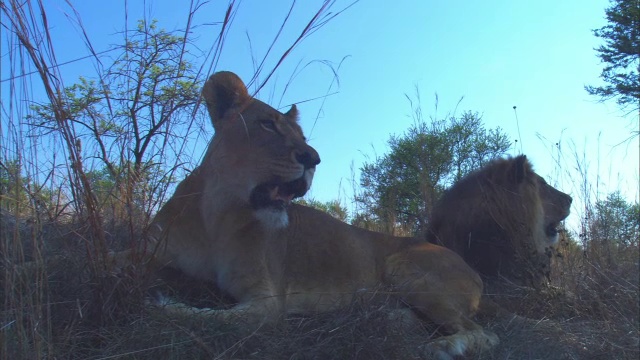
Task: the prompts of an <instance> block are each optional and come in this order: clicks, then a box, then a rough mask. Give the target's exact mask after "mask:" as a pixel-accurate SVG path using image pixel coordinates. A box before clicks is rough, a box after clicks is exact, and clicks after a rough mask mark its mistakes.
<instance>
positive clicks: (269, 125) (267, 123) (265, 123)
mask: <svg viewBox="0 0 640 360" xmlns="http://www.w3.org/2000/svg"><path fill="white" fill-rule="evenodd" d="M260 126H262V128H263V129H265V130H267V131H271V132H276V123H275V122H273V120H260Z"/></svg>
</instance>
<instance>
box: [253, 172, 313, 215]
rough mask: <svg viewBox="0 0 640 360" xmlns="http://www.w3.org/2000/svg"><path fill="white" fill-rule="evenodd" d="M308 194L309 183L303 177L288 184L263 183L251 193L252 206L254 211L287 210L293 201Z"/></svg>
mask: <svg viewBox="0 0 640 360" xmlns="http://www.w3.org/2000/svg"><path fill="white" fill-rule="evenodd" d="M306 192H307V182H306V180H305V179H304V178H302V177H301V178H299V179H296V180H293V181H290V182H286V183H276V182H267V183H263V184H260V185H258V186H256V187H255V188H254V189H253V191H252V192H251V197H250V201H251V206H253V208H254V209H262V208H266V207H272V208H276V209H285V208H286V207H287V206H288V205H289V204H290V203H291V201H292V200H293V199H295V198H297V197H301V196H303V195H304V194H305V193H306Z"/></svg>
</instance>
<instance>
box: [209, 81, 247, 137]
mask: <svg viewBox="0 0 640 360" xmlns="http://www.w3.org/2000/svg"><path fill="white" fill-rule="evenodd" d="M202 97H203V98H204V101H205V102H206V103H207V110H209V116H210V117H211V122H212V123H213V128H214V129H216V130H217V127H218V126H219V125H220V120H221V119H222V118H223V117H224V115H225V114H226V112H227V111H228V110H229V109H230V108H232V107H236V106H239V105H241V104H243V103H244V102H246V101H248V100H250V99H251V96H249V93H248V92H247V87H246V86H245V85H244V83H243V82H242V80H240V78H239V77H238V75H236V74H234V73H232V72H230V71H220V72H217V73H215V74H213V75H211V76H210V77H209V80H207V82H206V83H205V84H204V87H203V88H202Z"/></svg>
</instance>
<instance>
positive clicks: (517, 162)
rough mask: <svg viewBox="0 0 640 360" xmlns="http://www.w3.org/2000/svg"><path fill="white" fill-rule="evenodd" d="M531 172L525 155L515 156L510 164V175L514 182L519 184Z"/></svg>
mask: <svg viewBox="0 0 640 360" xmlns="http://www.w3.org/2000/svg"><path fill="white" fill-rule="evenodd" d="M531 172H533V169H532V168H531V163H530V162H529V160H527V156H526V155H519V156H517V157H516V158H515V159H514V161H513V165H512V166H511V176H512V180H513V182H514V183H515V184H521V183H522V182H523V181H524V180H525V179H526V178H527V177H528V176H529V174H530V173H531Z"/></svg>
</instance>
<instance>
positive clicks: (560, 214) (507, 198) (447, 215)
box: [427, 155, 572, 286]
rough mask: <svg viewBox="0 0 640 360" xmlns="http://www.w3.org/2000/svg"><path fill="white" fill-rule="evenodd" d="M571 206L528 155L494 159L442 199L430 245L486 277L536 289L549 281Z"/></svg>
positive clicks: (431, 226)
mask: <svg viewBox="0 0 640 360" xmlns="http://www.w3.org/2000/svg"><path fill="white" fill-rule="evenodd" d="M571 202H572V199H571V196H569V195H567V194H565V193H563V192H561V191H559V190H557V189H555V188H554V187H552V186H551V185H549V184H547V182H546V181H545V180H544V179H543V178H542V177H541V176H539V175H538V174H536V173H535V172H534V171H533V167H532V165H531V163H530V162H529V160H528V159H527V157H526V156H525V155H520V156H516V157H512V158H506V159H496V160H493V161H492V162H490V163H489V164H487V165H486V166H484V167H482V168H481V169H479V170H476V171H474V172H472V173H470V174H469V175H467V176H465V177H463V178H462V179H461V180H460V181H458V182H457V183H456V184H454V185H453V186H452V187H451V188H450V189H448V190H447V191H446V192H445V193H444V194H443V196H442V197H441V198H440V199H439V200H438V202H437V203H436V206H435V207H434V210H433V215H432V218H431V221H430V222H429V226H428V230H427V240H428V241H429V242H431V243H434V244H438V245H442V246H445V247H447V248H449V249H451V250H453V251H455V252H456V253H458V254H459V255H460V256H462V258H463V259H464V260H465V261H466V262H467V263H468V264H469V265H470V266H471V267H473V268H474V269H475V270H476V271H478V272H479V273H480V274H482V275H485V276H487V277H494V278H495V277H504V278H506V279H508V280H510V281H512V282H514V283H516V284H520V285H527V286H538V285H539V284H541V283H542V282H543V281H544V280H545V278H548V277H549V271H550V261H551V259H550V258H551V256H552V254H553V247H554V246H555V245H556V243H557V242H558V227H559V226H560V222H561V221H563V220H564V219H565V218H566V217H567V216H568V215H569V210H570V207H571Z"/></svg>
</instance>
